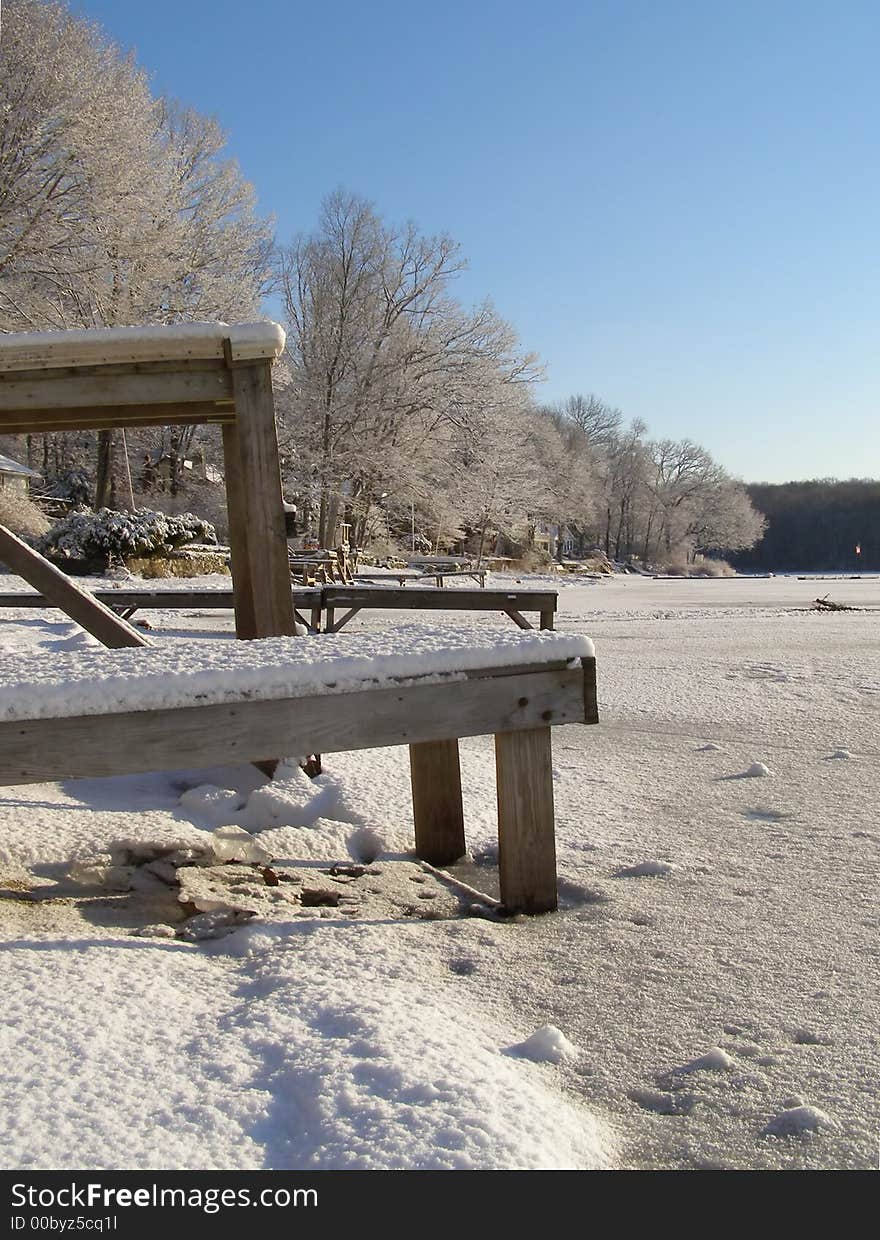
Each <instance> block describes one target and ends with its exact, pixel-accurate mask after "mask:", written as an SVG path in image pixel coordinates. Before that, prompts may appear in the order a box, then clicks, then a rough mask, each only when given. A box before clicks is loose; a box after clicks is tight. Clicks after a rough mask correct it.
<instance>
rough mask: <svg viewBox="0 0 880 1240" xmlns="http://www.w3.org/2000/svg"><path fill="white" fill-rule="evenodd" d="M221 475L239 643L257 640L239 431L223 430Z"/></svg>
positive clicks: (231, 424)
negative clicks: (222, 477)
mask: <svg viewBox="0 0 880 1240" xmlns="http://www.w3.org/2000/svg"><path fill="white" fill-rule="evenodd" d="M223 473H224V477H225V480H226V512H227V515H228V518H229V559H230V567H231V569H232V590H233V599H234V605H235V636H236V637H237V638H238V639H239V640H240V641H251V640H252V639H253V638H255V637H258V636H259V634H258V632H257V620H256V615H255V613H254V594H253V582H252V579H251V565H250V551H249V547H248V537H247V527H248V503H247V493H246V491H245V486H244V481H243V479H242V475H241V453H240V451H239V442H238V427H237V426H236V425H235V424H234V423H230V424H228V425H227V426H224V427H223Z"/></svg>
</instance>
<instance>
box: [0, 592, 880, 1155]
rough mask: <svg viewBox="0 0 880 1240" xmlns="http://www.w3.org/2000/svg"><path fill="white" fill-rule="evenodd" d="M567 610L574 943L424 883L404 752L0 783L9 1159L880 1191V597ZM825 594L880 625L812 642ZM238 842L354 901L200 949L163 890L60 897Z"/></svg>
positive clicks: (9, 624) (453, 616) (479, 845)
mask: <svg viewBox="0 0 880 1240" xmlns="http://www.w3.org/2000/svg"><path fill="white" fill-rule="evenodd" d="M216 580H217V579H215V581H216ZM505 580H509V579H500V578H499V579H498V580H497V581H495V582H491V583H487V584H498V585H501V584H504V581H505ZM521 580H522V585H523V586H527V585H536V586H537V585H543V584H545V582H544V581H543V580H539V579H536V578H531V579H529V578H523V579H521ZM11 584H14V582H12V581H11V580H10V579H9V578H6V579H4V588H9V586H10V585H11ZM105 584H106V583H105ZM151 584H154V583H151ZM173 584H174V586H177V587H180V586H183V585H184V584H186V583H182V582H174V583H173ZM554 584H558V585H559V587H560V613H559V619H558V624H559V627H560V628H562V629H564V630H567V631H570V632H574V633H585V634H588V635H589V636H591V637H593V638H594V639H595V641H596V645H597V656H598V663H599V678H600V679H599V689H600V709H601V714H602V723H601V724H600V725H599V726H598V727H594V728H589V729H588V728H582V727H574V726H573V727H568V728H560V729H557V730H556V731H555V733H554V751H555V765H556V796H557V839H558V850H559V870H560V874H561V876H562V882H561V892H562V897H563V908H562V910H561V911H560V912H559V913H558V914H555V915H552V916H547V917H541V918H534V919H527V920H517V921H514V922H512V923H511V922H499V921H494V920H492V919H491V918H487V917H475V916H468V915H467V914H466V906H467V905H468V904H469V903H470V900H469V899H468V898H467V897H466V896H464V895H462V893H461V892H459V891H458V890H457V889H455V888H450V887H449V886H448V885H446V884H445V883H444V882H443V881H442V880H439V879H436V878H435V877H434V876H433V875H428V874H424V873H422V872H421V871H420V870H419V869H418V867H417V866H415V865H414V864H413V863H412V857H411V855H410V856H409V857H407V856H406V850H407V849H408V847H409V845H410V839H411V819H410V815H409V805H408V799H409V797H408V773H407V761H406V751H405V750H399V749H395V750H377V751H371V752H367V753H359V754H349V755H337V756H334V757H331V758H329V759H327V761H326V772H327V774H326V777H325V778H324V779H323V780H322V781H319V783H318V785H316V786H313V787H312V788H309V787H307V786H305V785H304V783H303V781H302V780H300V779H299V778H298V777H297V775H296V773H295V771H289V770H288V771H287V772H286V773H285V772H282V775H283V776H284V778H283V779H282V780H281V781H280V782H279V783H278V784H277V786H276V787H274V788H268V787H262V788H261V787H260V785H261V784H263V782H264V781H263V780H262V777H261V776H259V775H258V774H257V773H256V772H255V771H250V770H248V771H245V770H241V769H239V770H221V771H213V772H176V773H166V774H163V775H156V776H133V777H130V778H126V779H106V780H84V781H78V782H73V781H71V782H69V783H67V784H64V785H45V786H39V787H34V786H28V787H22V788H6V789H0V888H2V890H0V896H2V899H0V951H2V956H3V977H4V996H5V1002H4V1010H3V1016H2V1022H0V1053H2V1057H3V1062H4V1066H5V1067H6V1069H7V1071H6V1073H5V1074H4V1075H5V1077H6V1084H5V1085H4V1086H3V1087H2V1088H3V1112H4V1115H5V1117H6V1123H5V1125H4V1131H3V1132H2V1133H0V1159H2V1162H3V1164H4V1165H6V1166H9V1167H25V1166H28V1167H89V1168H99V1167H119V1168H134V1167H154V1168H162V1167H178V1168H252V1167H270V1168H304V1169H308V1168H312V1167H316V1168H317V1167H368V1168H369V1167H529V1168H531V1167H568V1168H571V1167H594V1166H605V1167H636V1168H639V1167H672V1168H698V1167H756V1168H761V1167H764V1168H802V1167H864V1168H868V1167H873V1166H874V1165H875V1163H876V1135H877V1131H878V1122H880V1116H878V1110H880V1108H878V1102H877V1080H878V1067H880V1054H878V1030H880V1021H878V1007H880V993H878V985H877V980H878V974H880V938H878V928H880V915H878V906H877V888H878V877H880V826H878V823H877V821H876V813H875V808H874V806H875V803H876V800H877V785H878V776H877V772H878V756H880V744H878V730H877V725H878V722H880V717H878V716H880V579H877V578H864V579H862V580H822V581H815V580H808V581H797V580H794V579H789V578H770V579H733V580H718V581H714V580H713V581H703V580H697V581H653V580H650V579H643V578H635V577H624V578H615V579H613V580H606V581H601V582H597V583H590V584H579V583H572V582H571V581H570V580H567V579H566V580H560V581H558V582H555V583H554ZM824 594H828V595H830V597H831V598H832V599H834V600H835V601H838V602H847V603H850V604H852V605H854V606H860V607H864V608H867V609H869V610H865V611H853V612H846V613H839V614H817V613H815V612H811V611H810V610H809V605H810V602H811V601H812V600H813V599H814V598H815V597H816V596H817V595H824ZM870 609H873V610H870ZM145 614H146V615H147V617H148V619H149V623H150V624H151V626H152V628H153V632H154V635H155V636H156V639H157V640H159V641H166V640H167V641H174V640H175V639H176V638H178V637H192V636H194V635H197V634H202V635H204V637H205V640H218V639H220V640H228V639H229V635H230V629H231V617H230V616H229V615H228V614H227V613H222V612H221V613H204V614H201V615H199V614H198V613H179V612H178V613H171V612H168V613H159V612H150V613H145ZM430 619H431V622H432V623H438V624H443V623H446V624H448V625H450V626H451V627H452V628H454V629H460V628H461V627H462V626H463V625H471V626H473V627H474V628H479V629H481V630H485V629H486V627H496V628H499V629H504V630H505V631H506V629H507V628H508V626H509V621H507V620H506V619H505V617H503V616H498V617H495V616H492V615H481V614H475V615H473V616H467V615H463V614H461V613H450V614H449V615H447V616H443V615H442V614H441V613H436V614H432V616H431V618H430ZM412 622H413V616H412V613H407V614H401V615H400V616H396V615H395V614H394V613H379V614H376V613H372V614H371V613H366V614H362V616H361V617H358V618H357V619H356V620H355V621H354V622H353V623H352V624H351V626H350V628H349V630H348V631H349V632H352V633H356V632H358V631H365V630H375V629H380V628H383V627H385V626H388V625H391V624H398V625H400V626H405V625H407V624H409V623H412ZM81 640H82V639H81V638H80V637H78V636H76V634H75V630H74V629H73V627H72V626H70V625H68V624H66V623H64V622H63V621H62V619H61V618H60V617H59V616H58V613H51V612H37V611H31V610H28V609H21V610H20V611H6V612H4V613H3V616H2V619H0V643H2V647H3V649H4V650H20V651H22V652H25V651H28V652H34V651H40V650H42V651H44V652H45V654H46V656H47V658H50V657H51V655H52V653H53V652H55V651H58V650H61V649H70V648H71V646H73V647H76V646H77V645H79V644H80V643H81ZM0 693H2V686H0ZM462 760H463V778H464V782H465V796H466V815H467V826H468V832H469V843H470V846H471V849H472V852H473V857H474V860H473V863H472V864H470V865H467V866H462V867H461V868H460V869H459V870H457V871H456V873H457V874H458V875H459V877H460V878H462V879H464V880H465V881H467V882H468V883H470V884H472V885H473V886H475V887H478V888H481V889H484V890H485V891H487V892H489V893H490V894H491V892H492V891H493V873H494V872H493V866H492V863H493V860H494V850H495V829H494V806H493V796H494V780H493V768H492V751H491V743H490V742H489V741H487V740H482V739H480V740H474V741H466V742H464V743H463V745H462ZM206 784H210V785H214V786H215V787H217V788H221V789H224V788H225V789H227V794H226V795H225V796H224V795H223V793H221V792H215V793H213V794H211V793H208V792H205V791H203V790H202V789H203V787H204V785H206ZM221 822H235V823H238V824H239V825H241V826H243V827H246V828H247V829H248V830H252V831H255V832H259V834H258V836H257V838H258V840H259V843H260V845H261V846H262V847H264V848H265V849H266V850H267V851H268V852H269V853H270V854H271V855H272V856H273V857H274V858H276V859H277V861H278V863H279V870H280V871H282V870H284V869H285V867H286V870H287V872H288V873H290V874H291V875H292V876H300V877H302V876H306V877H302V882H303V883H309V882H313V881H318V882H319V883H324V884H326V885H329V884H332V883H334V882H339V883H341V884H343V885H345V891H346V895H345V899H346V901H347V903H342V904H340V906H339V907H316V908H308V909H303V908H299V907H296V908H294V907H293V906H292V905H288V904H286V903H285V901H284V899H283V898H282V896H283V890H282V889H283V886H284V885H283V884H282V885H281V886H280V887H279V888H271V889H268V890H267V893H265V898H264V901H263V904H261V905H260V916H259V917H258V918H257V919H256V920H254V921H251V922H250V923H249V924H248V925H244V926H241V927H240V928H238V929H236V930H234V932H233V933H231V934H229V935H228V936H227V937H224V938H219V939H216V940H204V941H199V940H196V941H189V940H185V939H179V938H174V937H154V936H157V935H166V936H167V935H173V934H174V931H175V929H179V927H180V919H181V917H182V915H183V914H182V912H181V908H180V906H179V903H178V902H177V900H176V898H175V895H174V893H173V892H170V891H169V889H168V888H167V887H163V886H162V885H161V884H160V883H152V884H151V883H150V882H147V881H146V880H143V881H140V882H139V883H138V884H137V889H136V890H134V891H131V892H118V891H117V892H114V891H108V890H107V889H106V888H101V887H96V886H92V887H89V886H83V885H79V886H76V885H73V884H72V883H71V882H70V880H69V879H68V878H67V877H65V874H66V870H67V868H68V866H69V863H70V861H71V860H72V859H73V858H74V857H80V858H88V857H90V856H93V855H94V854H96V853H101V852H107V851H109V850H111V849H112V846H113V845H114V844H117V843H118V842H119V841H122V840H127V841H141V842H144V843H147V844H152V845H162V844H163V843H164V844H165V845H166V846H168V847H171V846H174V845H177V846H181V847H196V848H198V847H204V846H205V841H207V840H209V839H210V838H211V836H210V832H211V829H212V828H213V827H216V826H217V825H218V824H219V823H221ZM377 849H379V850H380V851H379V854H378V856H374V854H375V852H376V850H377ZM117 852H118V850H117ZM115 859H116V860H117V861H118V860H119V859H120V858H119V856H117V857H116V858H115ZM353 860H356V861H360V862H362V863H368V864H367V865H366V872H365V873H364V874H363V875H361V876H359V877H357V878H354V877H351V878H346V877H343V878H340V879H334V878H331V877H328V876H327V875H326V874H325V873H324V872H325V871H326V870H327V869H329V867H330V865H331V864H332V863H333V862H344V863H347V864H348V865H349V866H350V865H351V863H352V861H353ZM306 867H308V868H306ZM315 875H317V876H318V877H317V879H315ZM322 875H323V876H322ZM309 876H310V877H309ZM242 898H243V899H245V897H244V896H243V897H242ZM245 903H247V899H245ZM157 927H158V928H157ZM145 928H146V929H147V931H148V933H147V935H146V936H145V935H144V933H143V932H144V930H145ZM547 1027H550V1028H547ZM532 1035H536V1036H535V1037H532Z"/></svg>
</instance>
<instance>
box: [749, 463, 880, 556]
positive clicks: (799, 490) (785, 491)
mask: <svg viewBox="0 0 880 1240" xmlns="http://www.w3.org/2000/svg"><path fill="white" fill-rule="evenodd" d="M748 491H749V495H750V497H751V500H752V503H753V504H754V505H755V506H756V507H757V508H759V509H760V510H761V512H763V513H764V514H765V516H766V518H767V529H766V533H765V534H764V537H763V539H762V541H761V542H760V543H758V544H757V545H756V546H755V547H752V548H749V549H743V550H741V551H739V552H738V553H737V555H736V556H735V557H734V558H733V560H732V562H733V563H734V564H735V566H736V567H737V568H740V569H742V570H744V571H749V572H756V571H764V572H785V571H790V572H795V571H798V570H800V571H803V572H827V571H833V572H858V571H860V570H862V569H865V570H870V571H875V572H876V571H878V570H880V482H877V481H874V480H872V479H867V478H851V479H850V480H849V481H838V480H837V479H835V478H822V479H814V480H812V481H810V482H785V483H780V484H771V483H766V482H762V483H755V484H753V485H750V486H749V487H748Z"/></svg>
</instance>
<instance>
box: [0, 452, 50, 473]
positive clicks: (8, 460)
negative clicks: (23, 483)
mask: <svg viewBox="0 0 880 1240" xmlns="http://www.w3.org/2000/svg"><path fill="white" fill-rule="evenodd" d="M0 474H19V475H20V476H21V477H22V478H39V477H40V476H41V475H40V474H38V473H37V471H36V470H35V469H28V467H27V465H22V463H21V462H20V461H13V459H12V457H11V456H4V455H3V453H2V452H0Z"/></svg>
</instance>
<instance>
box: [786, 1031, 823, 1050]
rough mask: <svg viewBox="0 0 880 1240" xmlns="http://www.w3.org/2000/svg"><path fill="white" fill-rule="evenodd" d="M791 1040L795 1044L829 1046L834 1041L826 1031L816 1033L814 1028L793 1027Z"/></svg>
mask: <svg viewBox="0 0 880 1240" xmlns="http://www.w3.org/2000/svg"><path fill="white" fill-rule="evenodd" d="M791 1040H792V1042H794V1043H795V1045H796V1046H831V1045H833V1042H834V1039H833V1038H832V1037H830V1036H829V1035H828V1034H827V1033H818V1032H817V1031H816V1030H815V1029H795V1031H794V1033H793V1034H792V1038H791Z"/></svg>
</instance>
